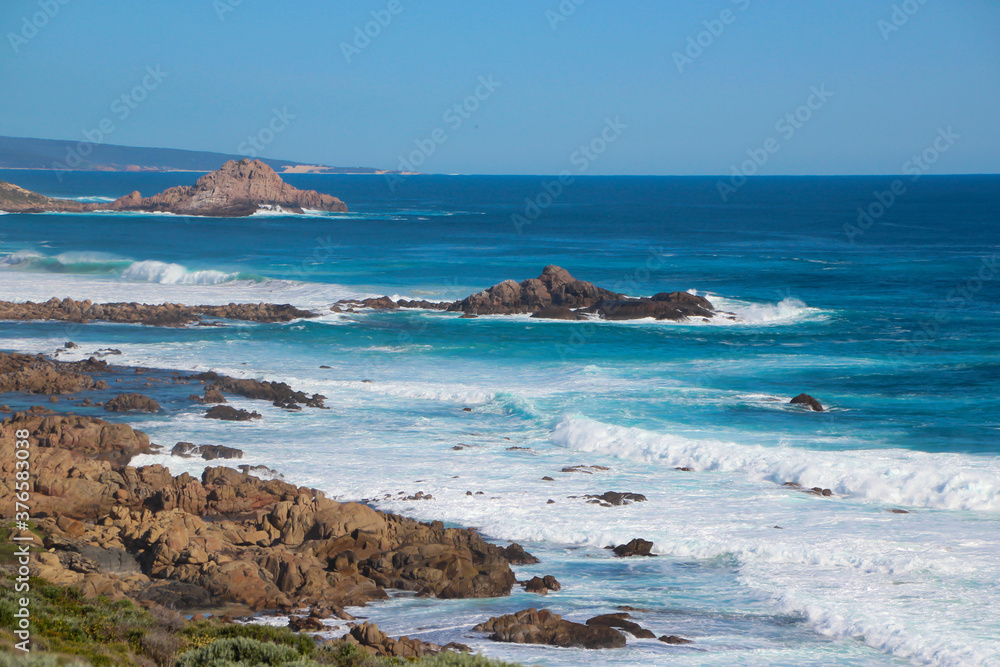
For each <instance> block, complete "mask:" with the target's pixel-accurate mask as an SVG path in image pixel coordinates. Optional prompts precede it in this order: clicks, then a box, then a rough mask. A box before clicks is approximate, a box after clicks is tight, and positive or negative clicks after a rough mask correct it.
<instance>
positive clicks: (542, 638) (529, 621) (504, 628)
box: [473, 608, 625, 649]
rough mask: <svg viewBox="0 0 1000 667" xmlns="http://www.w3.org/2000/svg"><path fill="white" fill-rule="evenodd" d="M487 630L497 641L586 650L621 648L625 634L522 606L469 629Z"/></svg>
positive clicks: (623, 644)
mask: <svg viewBox="0 0 1000 667" xmlns="http://www.w3.org/2000/svg"><path fill="white" fill-rule="evenodd" d="M473 630H474V631H476V632H488V633H490V635H489V638H490V639H492V640H493V641H497V642H513V643H517V644H548V645H551V646H561V647H567V648H568V647H581V648H588V649H605V648H622V647H623V646H625V635H623V634H622V633H620V632H618V631H617V630H615V629H614V628H610V627H608V626H606V625H584V624H583V623H574V622H572V621H566V620H564V619H563V618H562V617H561V616H559V615H558V614H554V613H552V612H551V611H549V610H548V609H541V610H536V609H534V608H532V609H525V610H523V611H519V612H517V613H514V614H507V615H504V616H494V617H493V618H491V619H490V620H488V621H486V622H485V623H480V624H479V625H477V626H475V627H474V628H473Z"/></svg>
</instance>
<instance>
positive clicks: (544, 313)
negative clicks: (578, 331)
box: [531, 306, 584, 320]
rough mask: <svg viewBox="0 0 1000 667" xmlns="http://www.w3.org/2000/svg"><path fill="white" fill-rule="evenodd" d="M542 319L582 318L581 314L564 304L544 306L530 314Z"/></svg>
mask: <svg viewBox="0 0 1000 667" xmlns="http://www.w3.org/2000/svg"><path fill="white" fill-rule="evenodd" d="M531 316H532V317H537V318H539V319H544V320H582V319H584V318H583V316H581V315H579V314H577V313H576V312H574V311H572V310H570V309H569V308H567V307H566V306H545V307H544V308H542V309H541V310H536V311H535V312H533V313H532V314H531Z"/></svg>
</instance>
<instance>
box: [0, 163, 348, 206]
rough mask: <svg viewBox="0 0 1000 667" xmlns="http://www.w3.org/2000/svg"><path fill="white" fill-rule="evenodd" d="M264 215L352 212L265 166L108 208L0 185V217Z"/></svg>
mask: <svg viewBox="0 0 1000 667" xmlns="http://www.w3.org/2000/svg"><path fill="white" fill-rule="evenodd" d="M262 209H263V210H281V211H283V212H286V213H303V212H304V211H305V209H310V210H317V211H330V212H336V213H346V212H347V206H346V205H345V204H344V202H342V201H341V200H339V199H337V198H336V197H333V196H331V195H325V194H322V193H319V192H316V191H315V190H299V189H298V188H295V187H293V186H291V185H289V184H287V183H285V182H284V181H283V180H282V179H281V177H280V176H278V174H277V173H276V172H275V171H274V169H272V168H271V167H269V166H268V165H266V164H265V163H263V162H261V161H260V160H240V161H239V162H237V161H236V160H230V161H228V162H226V163H225V164H224V165H222V168H220V169H218V170H216V171H213V172H211V173H209V174H205V175H204V176H202V177H201V178H199V179H198V180H197V181H196V182H195V184H194V185H193V186H188V185H182V186H177V187H174V188H169V189H167V190H164V191H163V192H161V193H159V194H157V195H153V196H152V197H143V196H142V194H141V193H139V192H138V191H135V192H132V193H130V194H128V195H125V196H124V197H119V198H118V199H116V200H115V201H113V202H109V203H83V202H77V201H73V200H68V199H54V198H52V197H46V196H45V195H41V194H38V193H37V192H32V191H30V190H25V189H24V188H22V187H19V186H17V185H14V184H12V183H5V182H2V181H0V211H6V212H9V213H53V212H56V213H93V212H100V211H135V212H146V213H173V214H175V215H196V216H208V217H216V218H232V217H243V216H247V215H251V214H253V213H256V212H257V211H259V210H262Z"/></svg>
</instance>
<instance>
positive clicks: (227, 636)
mask: <svg viewBox="0 0 1000 667" xmlns="http://www.w3.org/2000/svg"><path fill="white" fill-rule="evenodd" d="M5 530H9V527H7V528H5ZM14 583H15V582H14V577H13V576H11V575H7V574H0V667H64V666H65V667H70V666H72V667H77V666H80V667H89V666H93V667H105V666H107V667H113V666H117V665H134V666H143V667H146V666H149V665H157V666H159V667H171V666H174V665H176V666H177V667H202V666H205V667H255V666H256V665H269V666H272V665H273V666H280V667H321V666H329V667H393V666H398V665H413V666H414V667H517V666H516V665H511V664H509V663H501V662H496V661H492V660H488V659H486V658H483V657H482V656H468V655H461V654H454V653H443V654H440V655H437V656H433V657H430V658H421V659H418V660H402V659H387V658H374V657H372V656H370V655H369V654H368V653H367V652H365V651H363V650H361V649H359V648H358V647H357V646H354V645H352V644H349V643H347V642H343V641H340V642H330V643H327V644H322V645H319V644H317V643H316V642H315V641H314V640H313V638H312V637H311V636H310V635H307V634H299V633H296V632H292V631H291V630H289V629H288V628H278V627H274V626H266V625H239V624H222V623H218V622H216V621H212V620H209V621H197V622H188V621H187V620H185V619H184V618H183V617H182V616H181V615H180V614H178V613H177V612H174V611H171V610H168V609H164V608H162V607H155V608H153V609H152V610H149V611H147V610H145V609H142V608H141V607H139V606H137V605H135V604H134V603H132V602H130V601H129V600H120V601H117V602H112V601H111V600H108V599H107V598H105V597H98V598H94V599H85V598H83V596H82V595H81V594H80V592H79V591H78V590H76V589H74V588H68V587H60V586H53V585H51V584H49V583H47V582H46V581H44V580H42V579H36V578H32V579H31V580H30V581H29V583H30V585H31V591H30V593H27V594H26V593H18V592H16V591H15V590H14ZM20 597H28V598H29V599H30V600H31V602H30V605H29V608H30V609H31V637H32V653H31V654H29V655H26V656H22V655H19V654H18V652H15V651H14V649H13V646H14V643H15V642H16V641H17V640H16V638H15V637H14V635H13V633H12V632H11V630H10V629H9V628H11V627H13V626H14V612H15V611H16V609H17V608H18V607H17V599H18V598H20Z"/></svg>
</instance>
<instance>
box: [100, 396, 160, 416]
mask: <svg viewBox="0 0 1000 667" xmlns="http://www.w3.org/2000/svg"><path fill="white" fill-rule="evenodd" d="M104 409H105V410H107V411H108V412H159V411H160V404H159V403H157V402H156V401H154V400H153V399H151V398H149V397H148V396H143V395H142V394H118V395H117V396H115V397H114V398H112V399H110V400H108V401H107V402H106V403H105V404H104Z"/></svg>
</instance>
